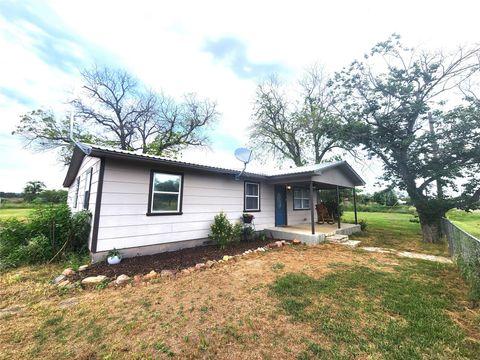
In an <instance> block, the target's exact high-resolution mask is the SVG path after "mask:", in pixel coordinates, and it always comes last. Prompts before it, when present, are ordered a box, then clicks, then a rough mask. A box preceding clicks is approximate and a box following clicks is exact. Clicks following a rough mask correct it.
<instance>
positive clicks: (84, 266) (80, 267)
mask: <svg viewBox="0 0 480 360" xmlns="http://www.w3.org/2000/svg"><path fill="white" fill-rule="evenodd" d="M87 269H88V265H82V266H79V267H78V271H79V272H82V271H85V270H87Z"/></svg>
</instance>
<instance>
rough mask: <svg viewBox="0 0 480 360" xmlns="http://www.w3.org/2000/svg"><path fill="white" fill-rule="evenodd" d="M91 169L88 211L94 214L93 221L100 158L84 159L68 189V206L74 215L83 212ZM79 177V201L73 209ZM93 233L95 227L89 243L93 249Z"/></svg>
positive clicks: (87, 157)
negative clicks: (86, 181)
mask: <svg viewBox="0 0 480 360" xmlns="http://www.w3.org/2000/svg"><path fill="white" fill-rule="evenodd" d="M90 169H92V182H91V187H90V199H89V201H88V211H90V213H91V214H92V219H93V217H94V215H95V204H96V200H97V188H98V175H99V172H100V159H99V158H95V157H90V156H85V158H84V159H83V162H82V165H81V166H80V169H79V171H78V174H77V177H76V178H75V180H74V182H73V183H72V185H70V187H69V188H68V198H67V204H68V206H69V207H70V209H71V210H72V212H73V213H76V212H79V211H81V210H83V200H84V197H85V179H86V176H87V173H88V172H89V171H90ZM78 177H80V186H79V191H78V200H77V206H76V207H73V205H74V198H75V193H76V185H77V178H78ZM92 231H93V226H92V229H91V231H90V237H89V243H88V245H89V248H91V241H92Z"/></svg>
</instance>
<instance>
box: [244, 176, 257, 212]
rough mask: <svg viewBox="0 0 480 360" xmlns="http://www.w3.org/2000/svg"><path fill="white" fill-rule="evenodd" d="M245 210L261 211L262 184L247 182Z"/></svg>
mask: <svg viewBox="0 0 480 360" xmlns="http://www.w3.org/2000/svg"><path fill="white" fill-rule="evenodd" d="M244 195H245V200H244V211H260V184H259V183H254V182H245V189H244Z"/></svg>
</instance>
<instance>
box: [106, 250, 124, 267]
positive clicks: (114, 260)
mask: <svg viewBox="0 0 480 360" xmlns="http://www.w3.org/2000/svg"><path fill="white" fill-rule="evenodd" d="M120 261H122V256H121V255H120V252H119V251H118V250H117V249H115V248H113V250H110V251H109V252H108V255H107V263H108V264H109V265H116V264H118V263H119V262H120Z"/></svg>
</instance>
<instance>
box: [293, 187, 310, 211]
mask: <svg viewBox="0 0 480 360" xmlns="http://www.w3.org/2000/svg"><path fill="white" fill-rule="evenodd" d="M309 209H310V190H308V189H294V190H293V210H309Z"/></svg>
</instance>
